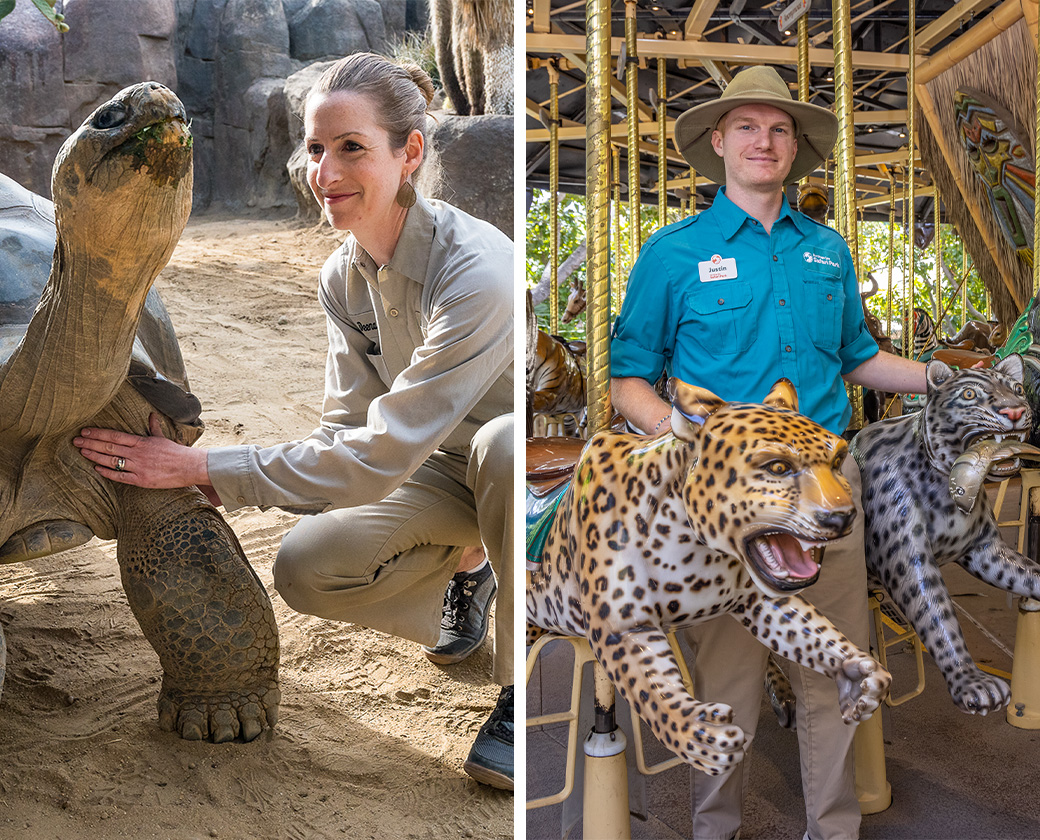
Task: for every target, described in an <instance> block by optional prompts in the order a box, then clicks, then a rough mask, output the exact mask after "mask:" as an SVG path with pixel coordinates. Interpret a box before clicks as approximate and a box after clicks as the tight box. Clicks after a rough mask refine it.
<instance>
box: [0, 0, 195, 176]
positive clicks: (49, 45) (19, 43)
mask: <svg viewBox="0 0 1040 840" xmlns="http://www.w3.org/2000/svg"><path fill="white" fill-rule="evenodd" d="M176 8H177V2H176V0H135V1H134V2H133V3H128V2H126V0H65V2H64V4H63V7H62V11H63V13H64V15H65V20H66V22H67V23H68V25H69V32H68V33H67V34H66V35H64V36H63V35H59V34H58V32H57V31H56V30H55V29H54V27H53V26H52V25H51V24H50V23H49V22H47V21H46V20H45V19H44V17H43V15H41V14H40V12H39V10H38V9H36V8H35V7H34V6H33V5H32V4H31V3H25V2H22V3H18V4H17V5H16V6H15V10H14V12H12V13H11V14H10V15H8V16H7V17H5V18H4V20H3V24H2V26H0V68H3V71H2V76H0V78H2V83H0V88H2V90H3V95H2V96H0V171H2V172H4V173H5V174H7V175H9V176H10V177H11V178H13V179H14V180H15V181H17V182H18V183H20V184H22V185H24V186H26V187H28V188H29V189H31V190H33V191H35V192H38V193H40V194H42V195H45V196H49V195H50V180H51V177H50V175H51V165H52V164H53V162H54V156H55V155H56V154H57V152H58V149H59V148H60V147H61V144H62V143H63V142H64V140H65V138H66V137H68V135H69V134H71V133H72V132H73V131H74V130H75V129H76V128H78V127H79V124H80V123H81V122H82V121H83V119H84V118H85V117H86V116H87V115H88V114H89V113H90V112H91V111H93V110H94V109H95V108H96V107H97V106H98V105H100V104H101V103H102V102H104V101H106V100H107V99H109V98H110V97H111V96H112V95H113V94H115V93H117V92H118V91H120V90H122V89H123V88H124V87H126V86H127V85H131V84H134V83H136V82H140V81H144V80H154V81H157V82H162V83H163V84H164V85H166V86H167V87H170V88H171V89H173V90H176V89H177V68H176V60H175V56H176V54H175V50H174V46H173V37H174V34H175V32H176V25H177V24H176V22H177V15H176Z"/></svg>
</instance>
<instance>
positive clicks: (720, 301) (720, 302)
mask: <svg viewBox="0 0 1040 840" xmlns="http://www.w3.org/2000/svg"><path fill="white" fill-rule="evenodd" d="M725 302H726V301H724V300H723V299H722V298H719V306H722V304H724V303H725Z"/></svg>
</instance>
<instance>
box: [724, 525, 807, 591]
mask: <svg viewBox="0 0 1040 840" xmlns="http://www.w3.org/2000/svg"><path fill="white" fill-rule="evenodd" d="M824 545H825V544H824V543H819V542H810V541H808V540H803V539H801V538H800V537H796V536H795V535H794V534H789V533H786V532H784V531H773V532H770V533H763V534H757V535H755V536H753V537H749V538H748V539H747V540H746V541H745V543H744V549H745V553H746V555H747V557H748V559H749V560H750V561H751V563H752V565H753V567H754V571H755V572H757V573H758V574H759V575H760V576H761V577H762V578H763V579H764V580H765V582H766V583H768V584H769V585H770V586H772V587H774V588H775V589H778V590H781V591H784V592H792V591H794V590H796V589H804V588H805V587H806V586H811V585H812V584H814V583H815V582H816V579H817V578H818V577H819V576H820V560H821V558H822V552H823V546H824Z"/></svg>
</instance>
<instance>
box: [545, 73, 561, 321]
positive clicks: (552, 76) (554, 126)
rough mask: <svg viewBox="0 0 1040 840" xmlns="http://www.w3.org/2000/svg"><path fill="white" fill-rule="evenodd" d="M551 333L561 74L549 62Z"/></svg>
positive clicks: (555, 301)
mask: <svg viewBox="0 0 1040 840" xmlns="http://www.w3.org/2000/svg"><path fill="white" fill-rule="evenodd" d="M548 66H549V332H550V333H551V334H552V335H557V334H559V332H560V313H559V310H560V276H559V271H560V211H559V201H558V196H559V194H560V131H559V128H560V71H559V70H558V69H557V67H556V61H555V59H550V60H549V63H548Z"/></svg>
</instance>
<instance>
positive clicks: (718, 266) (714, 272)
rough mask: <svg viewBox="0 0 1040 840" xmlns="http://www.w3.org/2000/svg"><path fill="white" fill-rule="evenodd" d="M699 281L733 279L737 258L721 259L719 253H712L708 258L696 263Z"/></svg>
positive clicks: (735, 273)
mask: <svg viewBox="0 0 1040 840" xmlns="http://www.w3.org/2000/svg"><path fill="white" fill-rule="evenodd" d="M697 270H698V271H699V272H700V277H701V282H702V283H708V282H711V281H713V280H735V279H736V277H737V260H736V258H734V257H729V258H727V259H723V258H722V257H721V256H720V255H719V254H714V255H712V258H711V259H710V260H704V261H703V262H699V263H697Z"/></svg>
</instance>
